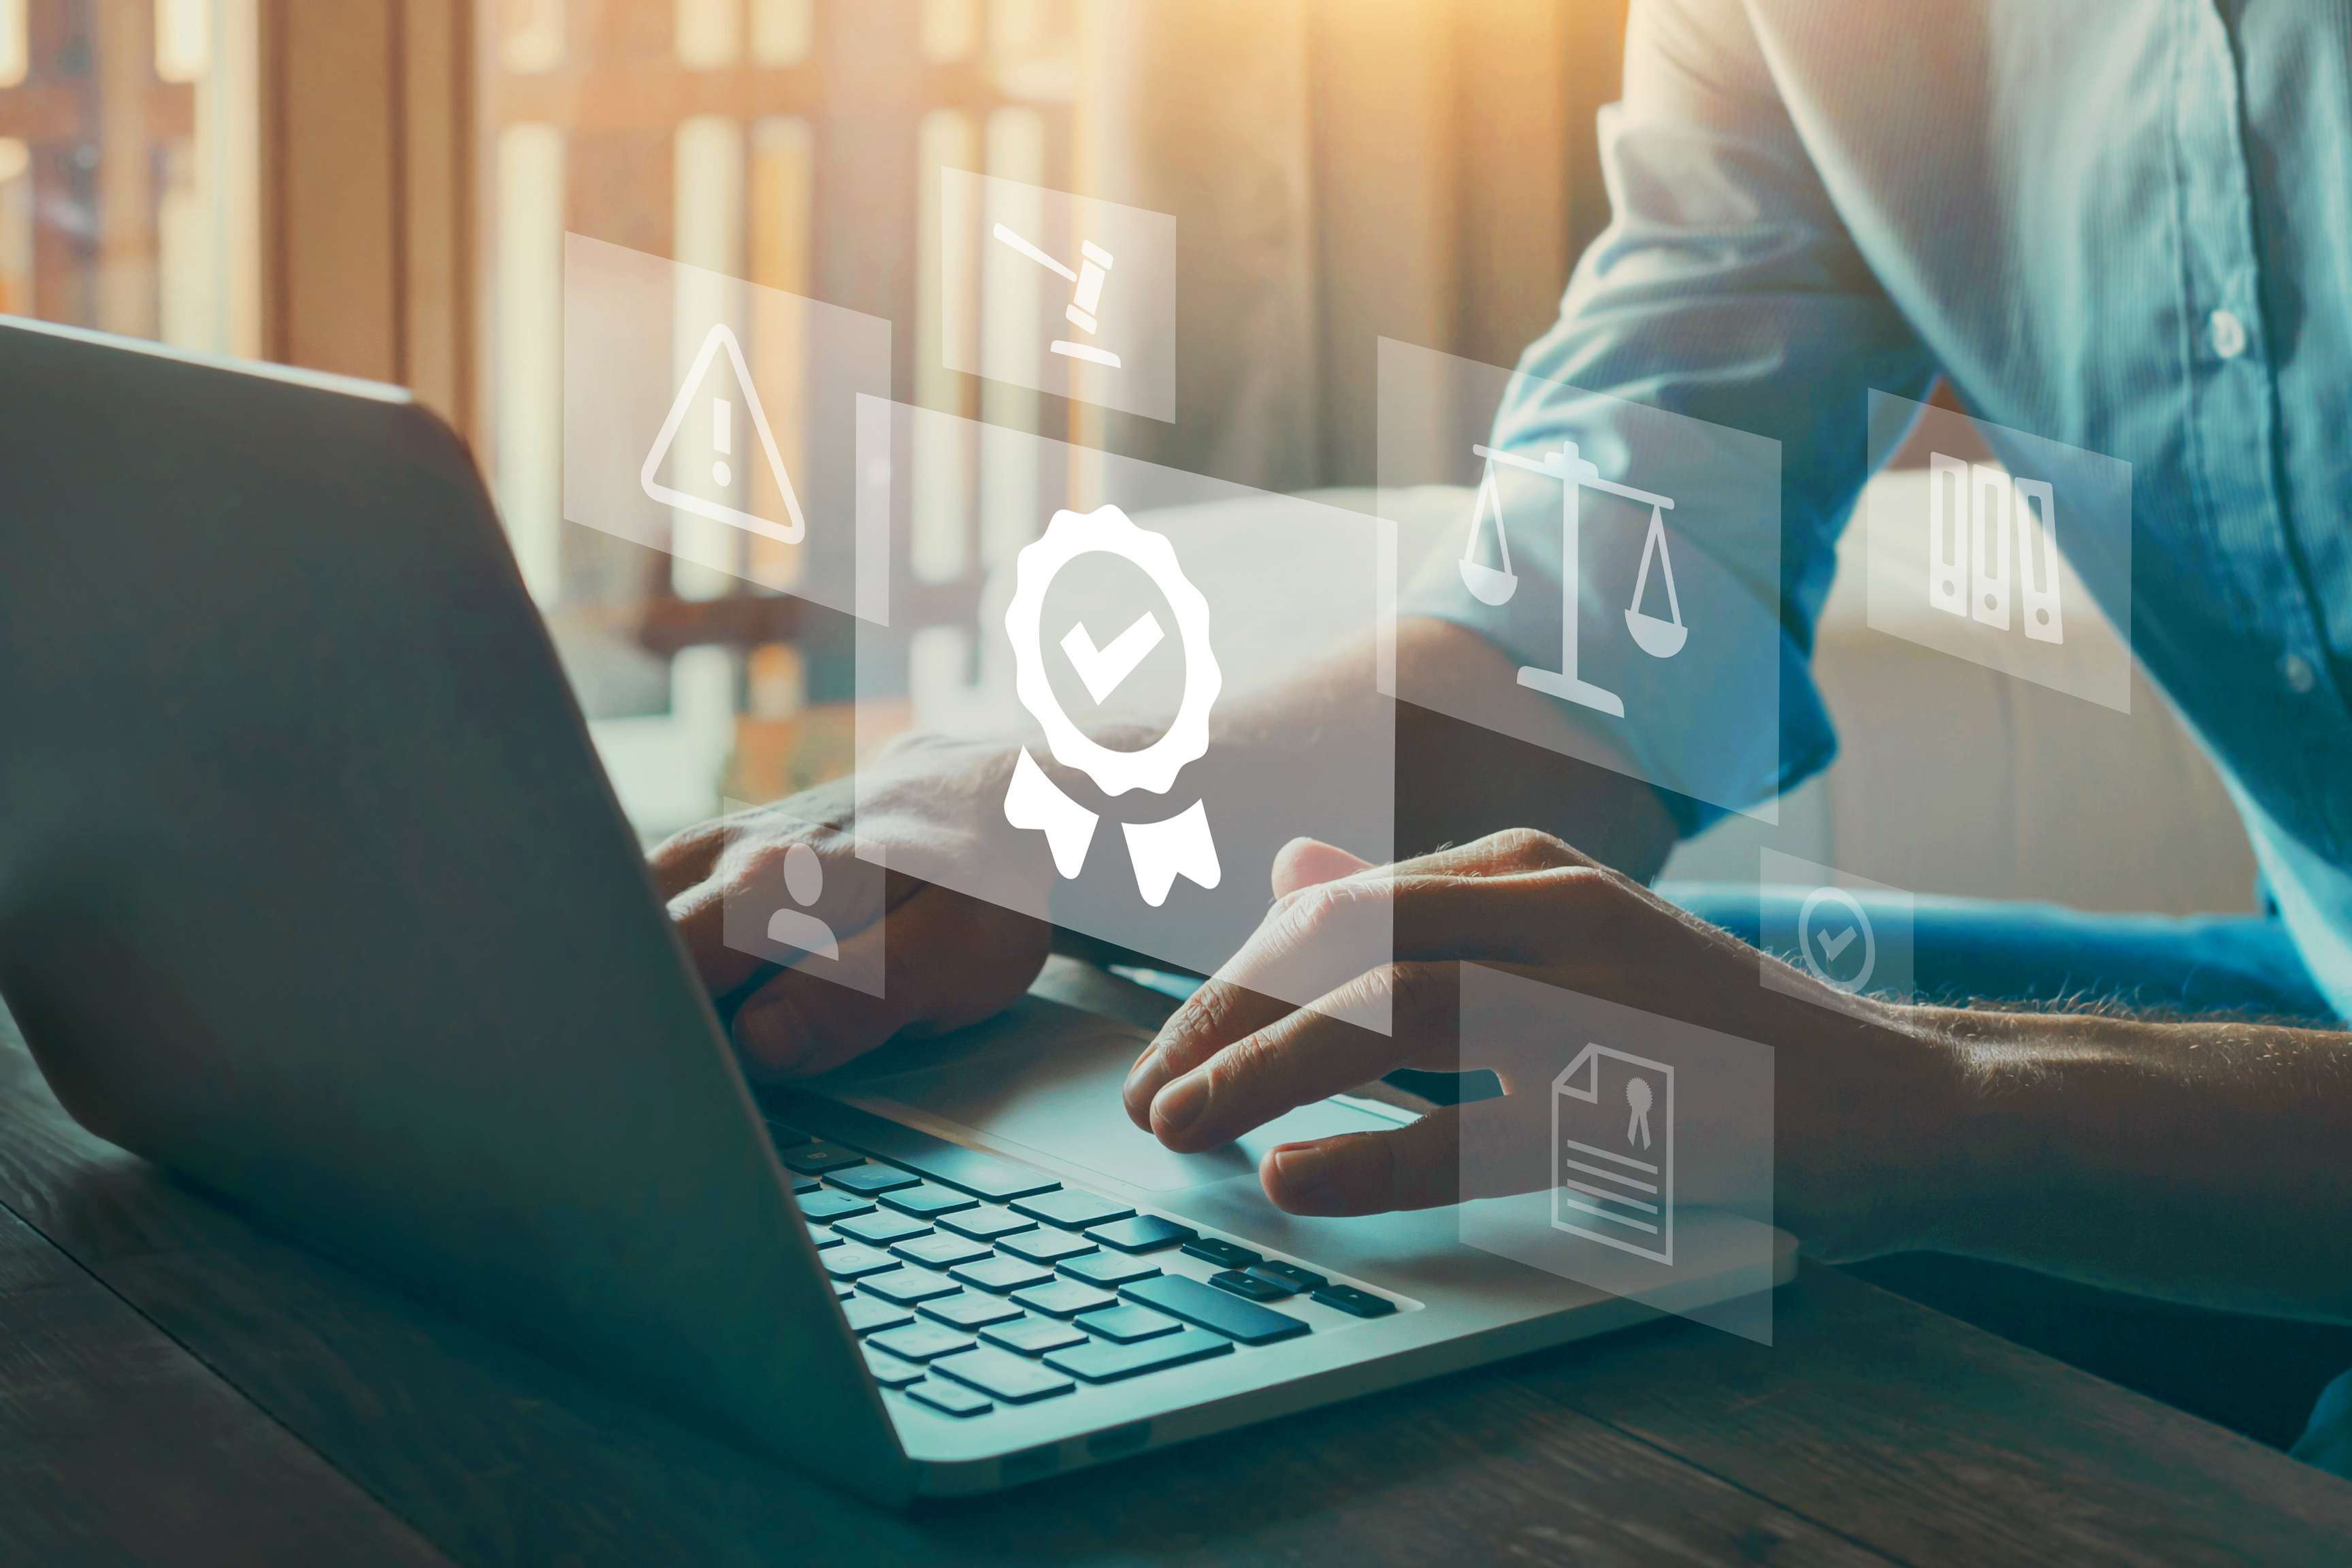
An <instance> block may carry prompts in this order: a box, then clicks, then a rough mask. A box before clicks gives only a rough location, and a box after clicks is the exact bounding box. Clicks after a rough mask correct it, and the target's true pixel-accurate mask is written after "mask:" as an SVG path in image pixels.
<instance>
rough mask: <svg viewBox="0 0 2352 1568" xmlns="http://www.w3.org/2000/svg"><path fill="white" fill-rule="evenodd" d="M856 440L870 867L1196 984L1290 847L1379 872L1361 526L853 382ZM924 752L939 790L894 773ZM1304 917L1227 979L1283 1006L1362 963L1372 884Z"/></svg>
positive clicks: (1382, 781) (1381, 709) (1374, 605)
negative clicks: (862, 389) (958, 781)
mask: <svg viewBox="0 0 2352 1568" xmlns="http://www.w3.org/2000/svg"><path fill="white" fill-rule="evenodd" d="M860 430H861V437H862V443H861V450H860V453H859V461H860V463H861V465H862V466H863V467H864V468H865V469H866V471H867V476H868V478H867V481H866V491H865V494H866V503H867V505H868V506H869V507H871V508H873V509H876V510H877V511H878V512H879V513H881V514H882V515H881V516H880V517H879V518H875V519H869V520H868V523H869V526H867V527H865V528H863V529H861V533H862V534H863V535H864V536H866V537H867V538H869V539H870V540H872V541H873V542H874V548H875V551H876V554H875V555H874V556H873V557H872V558H870V559H869V560H868V561H867V562H866V564H865V566H864V567H863V569H862V571H861V581H862V583H864V584H866V586H867V588H868V589H869V590H870V591H871V592H872V593H873V594H874V595H876V597H875V602H874V603H873V605H870V606H869V607H870V608H872V609H873V610H875V611H876V612H877V613H875V614H873V615H871V616H866V617H864V618H862V619H861V620H860V622H859V624H858V642H857V727H858V745H857V752H858V765H857V774H856V784H857V792H858V820H859V822H860V824H861V829H860V831H861V835H864V836H867V837H870V836H871V835H872V833H873V832H874V825H875V824H876V823H877V822H886V821H897V822H900V823H904V824H905V825H907V829H908V830H907V831H905V832H904V833H902V834H898V835H897V836H896V837H894V839H893V842H891V843H890V845H889V847H888V854H889V860H890V865H891V868H892V869H893V870H894V871H898V872H901V873H904V874H905V875H907V876H909V877H913V878H916V879H920V880H923V881H928V882H935V883H938V884H940V885H942V886H945V887H949V888H951V889H957V890H959V891H961V892H964V893H967V894H969V895H971V896H972V897H975V898H979V899H982V900H987V901H989V902H992V903H994V904H997V905H1000V906H1002V907H1003V908H1006V909H1011V910H1018V911H1021V912H1023V913H1025V914H1031V915H1035V916H1038V917H1041V918H1045V919H1050V920H1051V921H1054V922H1055V924H1057V925H1060V926H1063V927H1066V928H1068V929H1072V930H1076V931H1083V932H1086V933H1087V934H1089V935H1091V936H1095V937H1098V938H1100V939H1102V940H1104V941H1107V942H1114V943H1117V944H1118V945H1119V946H1121V947H1123V948H1127V949H1129V950H1131V951H1133V952H1139V953H1143V954H1147V955H1150V957H1152V958H1153V959H1156V960H1158V961H1160V962H1161V963H1166V964H1169V965H1171V966H1174V967H1176V968H1181V969H1187V970H1192V971H1195V972H1199V973H1210V972H1213V971H1215V970H1216V969H1218V967H1219V966H1220V965H1223V964H1225V963H1227V962H1228V961H1229V960H1231V959H1233V958H1234V955H1235V954H1236V953H1238V952H1243V950H1244V945H1245V944H1246V943H1248V942H1250V940H1251V939H1252V938H1253V937H1254V936H1255V935H1257V934H1258V933H1259V930H1260V926H1261V923H1262V922H1263V921H1265V920H1266V918H1267V915H1268V906H1269V901H1270V899H1271V869H1272V867H1273V864H1274V860H1275V857H1276V853H1277V852H1278V851H1279V850H1280V849H1281V848H1282V847H1284V845H1286V843H1288V842H1289V841H1290V840H1291V839H1293V838H1295V837H1302V836H1307V837H1317V838H1321V839H1325V840H1327V841H1328V842H1331V843H1334V844H1337V845H1339V846H1340V847H1343V848H1346V849H1348V850H1349V851H1351V852H1352V853H1354V854H1356V855H1358V856H1360V857H1361V858H1364V859H1365V860H1367V861H1370V862H1371V863H1373V864H1374V865H1376V866H1378V865H1385V864H1386V863H1387V861H1388V860H1389V859H1390V858H1391V851H1392V847H1393V839H1394V834H1395V799H1394V764H1395V757H1394V745H1395V742H1394V734H1395V725H1394V710H1393V705H1392V704H1391V702H1390V701H1389V700H1387V699H1386V698H1384V697H1383V696H1382V695H1381V690H1380V672H1379V668H1378V666H1379V659H1380V650H1381V638H1380V631H1381V626H1383V624H1384V618H1385V617H1384V614H1383V609H1384V605H1383V591H1384V582H1385V579H1384V577H1383V574H1382V565H1383V561H1384V555H1383V552H1382V550H1381V540H1380V533H1381V528H1380V525H1379V523H1378V522H1377V521H1376V520H1374V519H1372V518H1370V517H1368V516H1366V515H1364V514H1362V513H1360V512H1354V511H1348V510H1340V509H1338V508H1335V507H1330V506H1325V505H1321V504H1318V503H1317V502H1314V501H1310V500H1300V499H1298V498H1297V497H1291V496H1282V495H1274V494H1268V493H1266V492H1263V491H1257V490H1252V489H1247V488H1245V487H1243V486H1238V485H1233V484H1228V483H1225V482H1223V481H1221V480H1215V479H1204V478H1202V477H1201V476H1198V475H1193V474H1187V473H1182V472H1180V471H1177V470H1174V469H1170V468H1160V467H1157V466H1156V465H1152V464H1149V463H1141V462H1137V461H1134V460H1131V459H1128V458H1118V457H1113V456H1110V455H1108V454H1104V453H1100V452H1096V451H1091V450H1087V449H1085V448H1081V447H1071V446H1067V445H1066V444H1064V443H1061V442H1057V441H1051V440H1046V439H1044V438H1042V437H1031V436H1026V435H1023V434H1021V433H1019V432H1013V431H1008V430H1004V429H1002V428H999V427H996V426H982V425H979V424H976V423H974V422H972V421H969V420H964V419H959V418H956V417H953V416H948V415H943V414H938V413H934V412H931V411H929V410H922V409H916V408H910V407H908V406H906V405H898V404H890V403H885V402H882V401H880V400H878V399H866V400H864V403H863V407H862V415H861V420H860ZM936 469H944V470H946V471H947V472H948V473H950V474H951V475H957V476H965V477H966V478H968V479H970V481H971V482H968V483H965V484H963V485H961V487H959V486H955V485H950V484H946V483H942V482H940V479H938V477H937V475H936V473H935V472H934V470H936ZM927 476H928V477H927ZM942 533H945V534H950V535H952V536H953V539H954V541H955V542H953V543H942V542H940V541H939V540H938V538H937V537H936V536H938V535H940V534H942ZM886 539H887V540H888V541H889V542H890V544H889V547H888V549H887V552H884V551H883V547H882V543H881V542H882V541H884V540H886ZM944 561H953V562H956V563H960V566H959V569H958V570H957V571H956V572H955V574H953V575H952V576H948V575H944V574H941V573H940V572H939V571H937V570H936V569H935V566H936V563H940V562H944ZM886 612H887V613H886ZM1302 678H1304V679H1307V680H1309V681H1310V682H1312V683H1314V687H1313V689H1320V690H1323V691H1326V692H1327V693H1328V697H1329V700H1330V704H1331V711H1332V712H1333V714H1335V715H1337V716H1336V717H1334V718H1333V719H1332V720H1331V721H1330V722H1328V724H1327V725H1326V726H1325V727H1324V728H1323V729H1321V730H1320V731H1316V732H1315V733H1313V734H1311V735H1309V734H1306V733H1303V732H1300V731H1298V730H1297V727H1296V726H1295V725H1290V726H1289V727H1287V728H1286V721H1285V720H1283V719H1282V718H1281V717H1280V715H1281V714H1284V713H1286V712H1288V711H1290V710H1289V709H1288V708H1286V707H1285V706H1283V704H1284V703H1286V702H1287V701H1289V700H1291V699H1286V698H1282V697H1278V696H1277V695H1276V694H1277V693H1278V692H1279V691H1281V689H1284V688H1286V687H1287V686H1289V685H1290V684H1291V683H1292V682H1294V681H1296V680H1298V679H1302ZM941 758H946V759H949V760H950V762H951V763H952V765H954V766H955V767H957V768H959V769H961V770H962V772H963V773H964V775H965V779H966V783H965V784H962V785H960V786H959V787H958V788H957V790H956V791H955V792H954V795H955V799H954V801H953V802H952V804H950V803H948V802H947V801H946V800H945V797H943V796H940V795H937V794H935V793H930V792H929V788H928V786H927V785H925V784H921V783H920V782H919V779H920V776H921V775H922V774H923V773H925V771H926V770H929V769H931V768H933V767H935V766H936V765H938V760H939V759H941ZM972 781H978V782H976V783H975V782H972ZM974 792H977V795H975V793H974ZM983 796H984V798H981V797H983ZM975 801H976V802H977V804H976V805H975ZM935 811H946V812H950V813H951V815H952V817H953V819H952V820H951V821H950V820H944V819H941V820H936V821H933V822H931V823H928V824H926V823H922V822H920V821H919V818H920V817H921V816H923V815H924V814H925V813H926V812H935ZM898 838H903V839H904V840H905V841H904V842H899V841H898ZM1312 913H1313V921H1312V923H1311V928H1310V929H1307V930H1304V931H1301V932H1300V933H1299V934H1300V936H1301V940H1299V941H1297V942H1272V943H1269V942H1263V941H1262V942H1260V943H1259V945H1258V947H1257V948H1255V949H1253V950H1251V952H1248V953H1246V954H1244V959H1245V963H1244V969H1243V970H1242V971H1237V972H1235V973H1234V974H1232V975H1229V978H1231V979H1232V980H1233V981H1234V984H1245V985H1247V986H1248V987H1249V988H1251V989H1255V990H1258V991H1260V992H1262V993H1264V994H1269V995H1274V996H1277V997H1280V998H1282V999H1284V1000H1286V1001H1290V1002H1293V1003H1297V1004H1307V1003H1312V1002H1315V1001H1318V999H1320V998H1321V997H1323V996H1324V995H1325V994H1327V993H1328V992H1330V991H1332V990H1333V989H1334V988H1336V987H1339V986H1343V985H1346V984H1349V982H1351V981H1354V980H1356V979H1358V978H1359V977H1360V976H1362V975H1363V974H1365V973H1367V972H1369V971H1370V970H1372V969H1375V968H1377V967H1378V966H1379V965H1381V964H1382V963H1386V962H1387V960H1388V958H1389V956H1390V930H1391V926H1390V920H1389V912H1388V904H1387V902H1386V900H1385V897H1384V895H1383V892H1382V891H1378V890H1368V889H1363V888H1359V889H1355V890H1353V891H1351V892H1350V893H1349V895H1348V896H1346V897H1344V898H1340V897H1332V898H1328V899H1326V900H1320V901H1319V902H1318V907H1317V908H1316V909H1315V910H1313V911H1312ZM1366 1019H1367V1023H1368V1026H1372V1027H1376V1028H1380V1029H1385V1027H1386V1026H1387V1014H1386V1008H1385V1003H1384V1002H1382V1003H1381V1004H1380V1005H1378V1006H1376V1007H1374V1008H1372V1009H1371V1010H1370V1012H1368V1014H1367V1015H1366Z"/></svg>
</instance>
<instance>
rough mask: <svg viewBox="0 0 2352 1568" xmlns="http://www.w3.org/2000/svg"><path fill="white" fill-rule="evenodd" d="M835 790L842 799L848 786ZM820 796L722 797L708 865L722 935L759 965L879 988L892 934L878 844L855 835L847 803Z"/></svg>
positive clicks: (875, 991)
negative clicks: (715, 855)
mask: <svg viewBox="0 0 2352 1568" xmlns="http://www.w3.org/2000/svg"><path fill="white" fill-rule="evenodd" d="M839 793H840V799H839V802H838V804H839V805H843V806H846V805H848V804H849V802H848V798H847V793H846V792H839ZM821 798H822V797H812V796H807V795H799V796H794V797H793V798H792V799H789V800H785V801H781V802H778V803H775V804H772V805H751V804H749V803H747V802H743V801H739V800H731V799H730V800H729V801H727V802H726V803H725V804H726V808H727V815H726V816H725V818H724V819H723V822H722V832H721V838H720V847H719V863H718V866H717V868H716V869H715V872H714V874H715V876H716V877H717V878H718V879H719V885H720V889H719V897H720V900H721V917H722V918H721V931H722V937H723V940H724V941H725V942H726V944H727V946H728V947H729V948H730V949H731V950H732V951H734V952H739V953H741V954H742V955H744V956H745V957H746V958H749V959H751V960H753V961H755V963H757V964H759V965H761V966H765V967H772V968H773V969H774V970H776V971H780V972H781V971H784V970H791V971H793V972H796V973H798V974H801V975H804V976H807V977H808V978H810V979H814V980H821V981H825V982H828V983H830V984H835V985H845V986H847V987H849V988H850V989H851V990H853V991H861V992H864V993H865V994H866V995H868V996H880V995H883V994H885V983H886V979H887V963H886V959H887V952H886V948H885V943H886V941H887V935H888V931H887V924H888V922H887V918H886V917H887V907H888V881H887V873H886V869H885V868H884V866H883V864H882V852H881V849H880V847H878V846H876V845H871V844H865V845H861V844H859V843H858V842H857V841H856V839H855V838H854V837H853V836H852V835H851V834H850V832H849V831H848V828H847V820H846V819H847V817H848V815H849V814H848V812H847V811H840V812H836V813H835V814H833V816H825V815H824V814H823V813H822V812H821V810H820V809H818V801H819V800H820V799H821ZM835 818H838V819H839V820H835ZM752 973H753V975H756V974H757V973H761V971H758V970H755V971H753V972H752ZM745 983H746V982H738V987H740V984H745ZM735 988H737V987H730V989H735Z"/></svg>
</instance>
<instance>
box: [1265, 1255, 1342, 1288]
mask: <svg viewBox="0 0 2352 1568" xmlns="http://www.w3.org/2000/svg"><path fill="white" fill-rule="evenodd" d="M1249 1271H1250V1272H1251V1273H1253V1274H1255V1275H1256V1276H1257V1277H1258V1278H1259V1279H1272V1280H1274V1281H1276V1283H1278V1284H1283V1285H1287V1286H1289V1287H1290V1288H1291V1289H1293V1290H1320V1289H1323V1287H1324V1286H1326V1285H1328V1284H1329V1283H1331V1281H1330V1280H1328V1279H1325V1278H1324V1277H1323V1276H1322V1275H1320V1274H1318V1273H1316V1272H1315V1270H1313V1269H1312V1268H1300V1267H1298V1265H1297V1264H1296V1263H1277V1262H1276V1261H1275V1260H1274V1259H1272V1258H1267V1259H1266V1260H1265V1262H1263V1263H1253V1264H1251V1265H1250V1269H1249Z"/></svg>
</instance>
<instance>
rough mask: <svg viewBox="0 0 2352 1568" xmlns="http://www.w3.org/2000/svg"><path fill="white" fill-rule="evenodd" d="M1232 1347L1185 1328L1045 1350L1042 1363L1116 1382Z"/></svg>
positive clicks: (1091, 1379) (1226, 1341)
mask: <svg viewBox="0 0 2352 1568" xmlns="http://www.w3.org/2000/svg"><path fill="white" fill-rule="evenodd" d="M1233 1348H1234V1342H1233V1341H1231V1340H1229V1339H1225V1338H1223V1336H1221V1335H1218V1334H1212V1333H1208V1332H1205V1331H1202V1330H1200V1329H1186V1330H1184V1331H1181V1332H1180V1333H1173V1334H1162V1335H1160V1337H1159V1338H1158V1339H1153V1340H1145V1341H1144V1342H1142V1343H1141V1344H1134V1345H1120V1344H1113V1343H1112V1342H1110V1341H1108V1340H1089V1341H1087V1342H1086V1343H1085V1344H1082V1345H1073V1346H1071V1347H1070V1348H1069V1349H1068V1350H1066V1351H1051V1352H1047V1353H1046V1356H1045V1364H1046V1365H1047V1366H1050V1367H1052V1368H1053V1369H1054V1370H1055V1372H1066V1373H1069V1374H1070V1375H1071V1376H1072V1377H1076V1378H1080V1379H1083V1380H1084V1381H1086V1382H1087V1383H1116V1382H1118V1380H1119V1379H1120V1378H1122V1377H1133V1376H1135V1375H1137V1374H1138V1373H1146V1372H1160V1371H1162V1370H1164V1369H1165V1368H1168V1367H1171V1366H1182V1365H1184V1364H1185V1363H1188V1362H1196V1361H1205V1360H1207V1359H1208V1358H1209V1357H1211V1356H1213V1355H1229V1354H1231V1353H1232V1352H1233Z"/></svg>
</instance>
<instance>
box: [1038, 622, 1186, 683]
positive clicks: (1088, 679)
mask: <svg viewBox="0 0 2352 1568" xmlns="http://www.w3.org/2000/svg"><path fill="white" fill-rule="evenodd" d="M1167 635H1168V634H1167V633H1166V632H1164V631H1162V630H1160V617H1159V616H1156V615H1153V614H1152V613H1151V612H1150V610H1146V611H1144V612H1143V614H1141V615H1139V616H1137V617H1136V618H1135V622H1134V624H1133V625H1132V626H1129V627H1128V628H1127V630H1125V631H1123V632H1121V633H1119V634H1118V636H1117V637H1113V638H1111V639H1110V641H1109V642H1108V644H1106V645H1104V646H1103V647H1095V639H1094V637H1092V636H1091V635H1089V634H1088V632H1087V627H1086V623H1085V622H1083V621H1081V622H1079V623H1078V624H1077V625H1076V626H1072V627H1071V628H1070V629H1069V631H1068V632H1067V633H1066V635H1065V636H1064V637H1063V638H1062V651H1063V652H1064V653H1066V654H1068V655H1069V656H1070V668H1073V669H1075V670H1076V671H1077V672H1078V679H1079V680H1080V681H1081V682H1083V683H1084V684H1085V686H1086V689H1087V696H1089V697H1091V698H1093V699H1094V700H1096V701H1097V702H1100V701H1102V700H1105V699H1106V698H1108V697H1109V696H1110V694H1111V693H1112V692H1114V691H1117V690H1118V689H1119V687H1120V686H1121V684H1123V683H1124V682H1125V681H1126V679H1127V678H1128V677H1129V676H1130V675H1133V674H1134V673H1135V667H1136V666H1137V665H1139V664H1141V663H1142V662H1143V660H1144V657H1145V656H1146V655H1147V654H1149V653H1150V651H1151V650H1152V649H1153V648H1155V647H1159V646H1160V641H1161V639H1162V638H1164V637H1167Z"/></svg>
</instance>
